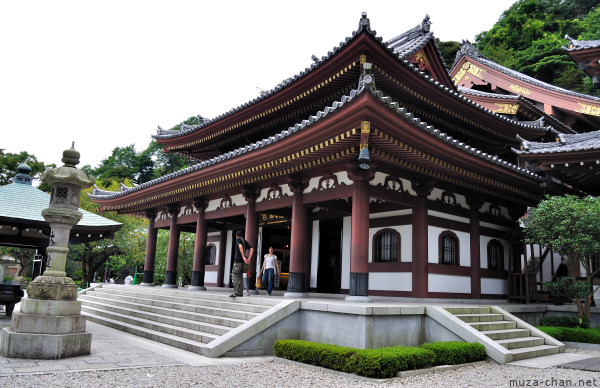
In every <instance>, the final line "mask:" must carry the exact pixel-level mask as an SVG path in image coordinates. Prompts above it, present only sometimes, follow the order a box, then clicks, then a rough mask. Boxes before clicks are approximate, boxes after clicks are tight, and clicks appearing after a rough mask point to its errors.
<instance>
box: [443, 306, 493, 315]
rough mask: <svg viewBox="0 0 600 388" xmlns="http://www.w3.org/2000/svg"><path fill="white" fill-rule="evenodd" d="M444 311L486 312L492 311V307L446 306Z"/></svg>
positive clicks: (451, 312)
mask: <svg viewBox="0 0 600 388" xmlns="http://www.w3.org/2000/svg"><path fill="white" fill-rule="evenodd" d="M445 310H446V311H448V312H449V313H450V314H453V315H456V314H488V313H491V312H492V308H491V307H489V306H483V307H481V306H478V307H475V306H471V307H446V308H445Z"/></svg>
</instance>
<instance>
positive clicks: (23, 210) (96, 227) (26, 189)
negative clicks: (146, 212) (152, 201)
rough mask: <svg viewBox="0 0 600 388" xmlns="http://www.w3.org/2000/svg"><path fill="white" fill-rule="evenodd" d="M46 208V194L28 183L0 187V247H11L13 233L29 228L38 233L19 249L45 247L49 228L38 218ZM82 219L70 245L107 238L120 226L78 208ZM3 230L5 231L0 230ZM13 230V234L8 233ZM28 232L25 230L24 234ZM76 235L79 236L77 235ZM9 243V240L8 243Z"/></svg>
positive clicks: (47, 203)
mask: <svg viewBox="0 0 600 388" xmlns="http://www.w3.org/2000/svg"><path fill="white" fill-rule="evenodd" d="M49 205H50V195H49V194H47V193H45V192H43V191H41V190H40V189H38V188H37V187H34V186H32V185H30V184H23V183H17V182H13V183H10V184H8V185H4V186H0V245H12V243H11V241H12V240H15V239H19V238H20V237H19V236H18V234H20V233H22V231H19V232H17V230H25V229H31V230H36V231H38V232H39V234H38V235H34V234H33V232H30V233H29V235H30V236H33V239H31V238H30V239H27V238H25V239H24V240H23V241H27V243H24V244H16V245H22V246H32V243H35V244H34V245H36V246H38V247H39V246H45V245H47V241H46V242H45V245H44V242H43V241H42V240H43V239H44V238H46V239H47V236H48V235H49V233H50V225H49V224H48V223H47V222H46V221H45V220H44V217H42V210H44V209H46V208H48V206H49ZM79 211H80V212H81V213H82V214H83V217H82V219H81V220H80V221H79V223H77V225H75V226H74V227H73V228H72V230H71V241H72V242H83V241H94V240H98V239H101V238H107V237H110V236H111V235H112V234H113V233H114V232H116V231H117V230H119V229H120V228H121V226H122V224H120V223H118V222H115V221H112V220H110V219H108V218H105V217H102V216H99V215H97V214H94V213H91V212H88V211H86V210H83V209H79ZM3 229H4V230H6V232H5V231H3ZM11 230H12V231H14V233H13V232H11ZM27 232H29V230H28V231H27ZM79 234H80V235H79ZM9 240H11V241H9Z"/></svg>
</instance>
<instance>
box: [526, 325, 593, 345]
mask: <svg viewBox="0 0 600 388" xmlns="http://www.w3.org/2000/svg"><path fill="white" fill-rule="evenodd" d="M538 329H540V330H541V331H543V332H544V333H546V334H548V335H549V336H551V337H554V338H556V339H557V340H559V341H570V342H585V343H588V344H600V330H597V329H583V328H579V327H576V328H573V327H547V326H539V327H538Z"/></svg>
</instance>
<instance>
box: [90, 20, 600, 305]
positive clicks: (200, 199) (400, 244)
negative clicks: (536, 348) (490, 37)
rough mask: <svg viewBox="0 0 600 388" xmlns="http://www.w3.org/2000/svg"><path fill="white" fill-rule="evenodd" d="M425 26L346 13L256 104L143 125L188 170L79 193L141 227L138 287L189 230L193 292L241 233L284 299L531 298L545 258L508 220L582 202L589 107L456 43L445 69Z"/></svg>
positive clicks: (227, 263)
mask: <svg viewBox="0 0 600 388" xmlns="http://www.w3.org/2000/svg"><path fill="white" fill-rule="evenodd" d="M430 25H431V23H430V21H429V17H426V18H425V19H424V20H423V21H422V23H420V24H419V25H418V26H416V27H415V28H413V29H411V30H409V31H407V32H405V33H404V34H401V35H399V36H397V37H394V38H393V39H391V40H389V41H384V40H383V39H382V38H381V37H378V36H377V35H376V34H375V32H374V31H373V30H372V29H371V26H370V21H369V19H368V18H367V16H366V14H363V15H362V18H361V19H360V22H359V25H358V29H357V30H356V31H355V32H354V33H352V35H351V36H350V37H348V38H346V39H345V41H343V42H341V43H340V44H339V45H338V46H336V47H335V48H334V49H333V50H332V51H331V52H329V53H327V55H325V56H323V57H321V58H317V57H314V56H313V60H314V62H313V64H312V65H311V66H310V68H307V69H305V70H304V71H302V72H300V73H299V74H297V75H295V76H293V77H292V78H290V79H289V80H287V81H286V82H284V83H283V84H282V85H279V86H277V87H276V88H275V89H273V90H271V91H269V92H267V93H266V94H264V95H262V96H261V97H259V98H256V99H254V100H252V101H249V102H248V103H246V104H244V105H242V106H239V107H237V108H235V109H232V110H230V111H228V112H226V113H224V114H222V115H220V116H218V117H215V118H213V119H202V121H201V123H200V124H198V125H194V126H188V125H183V124H182V125H181V126H180V129H179V130H177V131H165V130H159V132H158V134H157V135H156V136H155V139H156V140H157V141H158V142H159V143H160V144H161V145H162V146H163V147H164V151H165V152H173V153H179V154H182V155H186V156H188V157H190V158H193V159H196V160H197V161H198V163H197V164H195V165H193V166H192V167H188V168H186V169H184V170H181V171H177V172H175V173H172V174H169V175H166V176H164V177H161V178H158V179H156V180H153V181H150V182H147V183H144V184H141V185H138V186H136V187H133V188H125V189H123V190H122V191H121V192H118V193H114V192H107V191H103V190H100V189H97V190H95V193H94V195H93V196H92V198H93V200H94V201H96V202H98V203H99V204H100V205H101V208H102V210H105V211H117V212H119V213H129V214H136V215H141V216H144V217H147V219H148V225H149V226H148V242H147V248H146V261H145V266H144V280H143V284H145V285H151V284H152V283H153V280H154V274H155V272H157V271H159V272H161V273H165V279H166V280H165V284H164V286H166V287H177V285H176V279H177V277H178V274H177V248H178V242H179V235H180V233H181V232H182V231H189V232H194V233H195V235H196V240H195V251H194V264H193V273H192V286H196V287H202V286H205V285H212V286H229V284H230V271H231V266H232V256H233V252H234V248H235V247H234V240H235V238H234V233H235V231H236V230H239V229H243V230H244V231H245V237H246V239H247V240H248V241H249V242H250V243H251V244H252V245H253V246H255V247H257V248H258V255H256V256H254V257H253V260H254V262H253V263H252V265H251V268H252V271H253V272H254V273H255V272H256V270H257V269H259V268H260V267H259V265H260V264H261V263H260V262H259V263H257V262H256V258H257V257H258V260H260V258H261V257H262V255H263V254H264V253H266V252H267V249H268V247H270V246H273V248H274V249H275V251H276V254H277V255H278V257H279V259H280V260H282V267H283V271H284V272H286V273H289V280H288V285H287V291H288V292H289V293H290V295H298V294H299V293H300V294H304V293H306V292H320V293H342V294H344V293H345V294H348V295H349V298H352V299H353V300H368V297H369V295H382V296H403V297H417V298H462V299H464V298H473V299H482V298H483V299H506V298H507V297H509V298H512V299H517V300H519V299H520V300H527V301H529V300H533V299H535V298H536V297H537V296H536V295H537V294H536V288H537V286H536V283H537V282H538V281H540V280H550V279H551V278H552V277H553V276H555V275H556V274H557V272H558V271H559V267H560V257H558V256H557V255H555V254H554V253H553V252H551V250H545V251H543V252H542V248H539V247H538V251H536V250H535V249H533V250H532V249H531V247H526V246H525V245H524V243H523V239H522V235H521V231H520V226H519V219H520V218H521V217H522V216H523V215H524V214H525V213H526V211H527V208H528V207H530V206H535V205H536V204H537V203H538V202H539V201H540V200H541V199H543V198H544V196H545V195H546V194H551V195H555V194H564V193H573V194H585V193H590V194H596V195H597V194H598V187H600V186H599V185H598V183H600V176H599V168H600V165H599V163H600V162H599V159H600V152H599V149H600V141H599V140H598V139H599V137H600V132H599V131H598V129H599V128H600V98H598V97H593V96H587V95H582V94H578V93H573V92H570V91H567V90H564V89H560V88H557V87H554V86H552V85H548V84H544V83H543V82H540V81H538V80H535V79H533V78H530V77H527V76H524V75H522V74H520V73H516V72H514V71H512V70H510V69H506V68H503V67H502V66H500V65H497V64H495V63H494V62H492V61H490V60H489V59H487V58H485V57H484V56H482V55H481V54H479V53H478V52H477V51H476V50H475V48H474V47H473V46H471V45H470V44H469V43H464V44H463V46H462V48H461V50H460V51H459V53H458V54H457V60H456V63H455V66H454V67H453V69H452V70H451V71H450V72H448V71H447V70H446V68H445V66H444V65H443V63H442V61H441V57H440V54H439V52H438V50H437V47H436V45H435V42H434V37H433V33H432V32H431V31H430ZM582 139H583V140H582ZM586 139H587V140H586ZM589 139H592V141H593V146H592V147H591V148H590V147H587V148H585V149H583V148H582V147H581V144H584V143H585V144H587V143H586V142H589ZM582 141H583V143H582ZM569 158H570V159H569ZM567 159H569V161H568V162H566V160H567ZM159 228H163V229H168V230H169V233H170V234H169V250H168V258H167V265H166V268H155V265H154V263H155V251H156V236H157V230H158V229H159ZM541 258H547V259H546V260H544V259H541ZM531 268H533V269H534V270H533V271H532V270H531Z"/></svg>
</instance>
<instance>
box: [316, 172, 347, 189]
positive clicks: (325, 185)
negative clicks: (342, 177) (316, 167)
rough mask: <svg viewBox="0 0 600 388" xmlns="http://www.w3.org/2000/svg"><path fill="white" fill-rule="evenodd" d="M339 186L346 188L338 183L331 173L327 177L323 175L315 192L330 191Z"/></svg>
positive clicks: (343, 184)
mask: <svg viewBox="0 0 600 388" xmlns="http://www.w3.org/2000/svg"><path fill="white" fill-rule="evenodd" d="M340 186H346V184H345V183H340V182H339V181H338V178H337V176H336V175H335V174H332V173H331V172H330V173H329V174H328V175H324V176H322V177H321V179H319V184H318V185H317V188H316V190H318V191H324V190H330V189H337V188H338V187H340Z"/></svg>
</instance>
